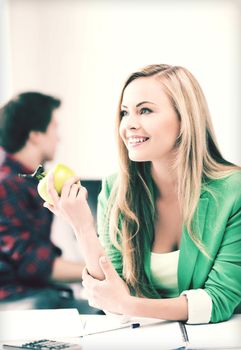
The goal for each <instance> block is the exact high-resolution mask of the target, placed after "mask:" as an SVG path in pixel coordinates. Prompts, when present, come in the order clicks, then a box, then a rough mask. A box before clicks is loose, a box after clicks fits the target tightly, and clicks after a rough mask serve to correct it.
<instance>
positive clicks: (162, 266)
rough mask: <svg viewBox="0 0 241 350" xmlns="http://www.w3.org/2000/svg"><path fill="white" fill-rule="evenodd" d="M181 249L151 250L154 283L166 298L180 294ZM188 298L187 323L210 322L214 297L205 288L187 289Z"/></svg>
mask: <svg viewBox="0 0 241 350" xmlns="http://www.w3.org/2000/svg"><path fill="white" fill-rule="evenodd" d="M179 253H180V251H179V250H176V251H174V252H170V253H153V252H151V261H150V264H151V267H150V270H151V279H152V282H153V285H154V286H155V287H156V288H158V289H161V291H162V296H163V297H164V298H174V297H178V296H179V290H178V281H177V268H178V259H179ZM181 295H186V297H187V300H188V320H187V323H191V324H195V323H208V322H209V321H210V318H211V313H212V299H211V297H210V296H209V294H208V293H207V292H206V291H205V290H204V289H191V290H185V291H183V292H182V293H181Z"/></svg>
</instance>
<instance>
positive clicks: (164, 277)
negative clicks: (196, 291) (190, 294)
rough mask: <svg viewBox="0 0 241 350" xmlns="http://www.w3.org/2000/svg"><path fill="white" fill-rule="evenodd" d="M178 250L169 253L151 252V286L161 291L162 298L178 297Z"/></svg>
mask: <svg viewBox="0 0 241 350" xmlns="http://www.w3.org/2000/svg"><path fill="white" fill-rule="evenodd" d="M178 259H179V250H175V251H174V252H170V253H153V252H151V279H152V283H153V285H154V286H155V287H156V288H158V289H161V290H163V296H164V297H166V298H173V297H177V296H179V291H178V284H177V266H178Z"/></svg>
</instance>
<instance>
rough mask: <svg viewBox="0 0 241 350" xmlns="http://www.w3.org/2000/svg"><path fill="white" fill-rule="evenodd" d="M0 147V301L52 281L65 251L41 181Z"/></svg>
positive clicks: (28, 292) (29, 292)
mask: <svg viewBox="0 0 241 350" xmlns="http://www.w3.org/2000/svg"><path fill="white" fill-rule="evenodd" d="M19 173H30V171H29V170H28V169H26V168H25V167H23V166H22V165H21V164H20V163H19V162H17V161H16V160H14V158H13V157H11V156H10V155H8V154H5V153H4V152H3V151H2V150H0V301H1V300H7V299H9V298H11V297H12V296H16V295H19V296H20V295H21V294H23V295H26V294H31V292H33V291H36V289H37V288H40V287H42V286H44V285H47V284H48V280H49V277H50V275H51V271H52V265H53V261H54V259H55V258H56V257H57V256H59V255H61V250H60V249H59V248H57V247H56V246H55V245H54V244H53V243H52V242H51V240H50V230H51V223H52V214H51V213H50V212H49V211H48V210H47V209H46V208H44V207H43V200H42V199H41V198H40V196H39V195H38V193H37V180H35V179H24V178H20V177H19V176H18V174H19Z"/></svg>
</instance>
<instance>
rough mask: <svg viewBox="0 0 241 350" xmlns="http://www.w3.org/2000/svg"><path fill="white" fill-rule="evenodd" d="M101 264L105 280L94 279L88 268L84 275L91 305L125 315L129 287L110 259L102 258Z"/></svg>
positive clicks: (84, 284)
mask: <svg viewBox="0 0 241 350" xmlns="http://www.w3.org/2000/svg"><path fill="white" fill-rule="evenodd" d="M99 264H100V267H101V269H102V271H103V273H104V276H105V278H104V280H102V281H99V280H97V279H95V278H93V277H92V276H91V275H89V274H88V271H87V269H86V268H85V269H84V271H83V274H82V280H83V282H82V284H83V286H84V288H85V290H86V292H87V298H88V300H89V304H90V306H93V307H96V308H99V309H102V310H106V311H109V312H113V313H117V314H124V313H125V312H124V305H125V302H127V300H128V298H129V297H130V291H129V289H128V286H127V285H126V284H125V282H124V281H123V280H122V279H121V278H120V276H119V275H118V273H117V272H116V270H115V269H114V267H113V265H112V263H111V262H110V260H109V259H108V258H106V257H105V256H101V257H100V259H99Z"/></svg>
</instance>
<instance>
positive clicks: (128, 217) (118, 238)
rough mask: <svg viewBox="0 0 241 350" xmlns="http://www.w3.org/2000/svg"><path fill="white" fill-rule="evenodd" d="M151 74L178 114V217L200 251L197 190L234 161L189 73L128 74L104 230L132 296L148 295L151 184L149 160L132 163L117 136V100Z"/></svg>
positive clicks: (170, 69) (153, 68) (149, 70)
mask: <svg viewBox="0 0 241 350" xmlns="http://www.w3.org/2000/svg"><path fill="white" fill-rule="evenodd" d="M151 76H155V78H156V79H158V81H159V82H160V84H161V86H162V87H163V88H164V89H165V92H166V93H167V95H168V96H169V98H170V101H171V103H172V105H173V108H174V109H175V111H176V113H177V116H178V118H179V119H180V134H179V136H178V139H177V142H176V161H175V167H176V169H177V171H178V198H179V202H180V204H181V205H180V207H181V208H182V220H183V224H185V225H186V227H187V230H188V232H189V235H190V237H191V239H192V240H193V241H194V243H195V244H196V245H197V246H198V247H199V249H200V250H201V251H202V252H204V253H205V247H204V246H203V245H202V242H201V240H200V239H199V236H198V227H194V226H193V216H194V213H195V210H196V208H197V204H198V201H199V198H200V194H201V189H202V187H205V183H206V182H207V181H208V180H210V179H219V178H222V177H225V176H227V175H229V174H230V173H231V172H233V171H234V170H235V169H238V167H236V166H235V165H233V164H231V163H229V162H227V161H226V160H225V159H224V158H223V157H222V155H221V153H220V151H219V149H218V146H217V141H216V137H215V134H214V130H213V126H212V122H211V118H210V113H209V110H208V105H207V102H206V99H205V96H204V94H203V92H202V89H201V87H200V85H199V83H198V82H197V80H196V79H195V78H194V76H193V75H192V74H191V73H190V72H189V71H188V70H187V69H185V68H183V67H180V66H169V65H164V64H160V65H150V66H147V67H145V68H144V69H142V70H140V71H139V72H135V73H133V74H131V75H130V76H129V78H128V79H127V81H126V82H125V84H124V87H123V89H122V92H121V96H120V101H119V106H118V115H117V123H116V135H117V139H118V150H119V160H120V172H119V177H118V180H117V181H118V182H117V183H116V185H115V186H114V187H113V190H112V193H111V197H110V201H109V208H108V213H109V214H108V218H109V222H108V225H109V232H110V237H111V241H112V243H113V244H114V246H115V247H116V248H117V249H119V250H120V251H121V253H122V259H123V277H124V278H125V280H126V282H127V283H128V285H129V287H130V288H131V289H132V290H133V291H135V293H136V294H137V295H140V296H141V295H145V296H151V295H153V287H152V286H151V285H150V283H149V281H148V278H147V276H146V273H145V266H144V252H146V249H148V248H149V250H150V249H151V246H152V244H153V239H154V231H155V218H156V210H155V193H156V192H155V184H154V183H153V180H152V177H151V164H150V162H133V161H131V160H130V159H129V157H128V151H127V149H126V146H125V144H124V142H123V141H122V139H121V137H120V135H119V126H120V121H121V118H120V111H121V103H122V98H123V94H124V91H125V88H126V87H127V86H128V85H129V84H130V83H131V82H132V81H133V80H135V79H138V78H140V77H151Z"/></svg>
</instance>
